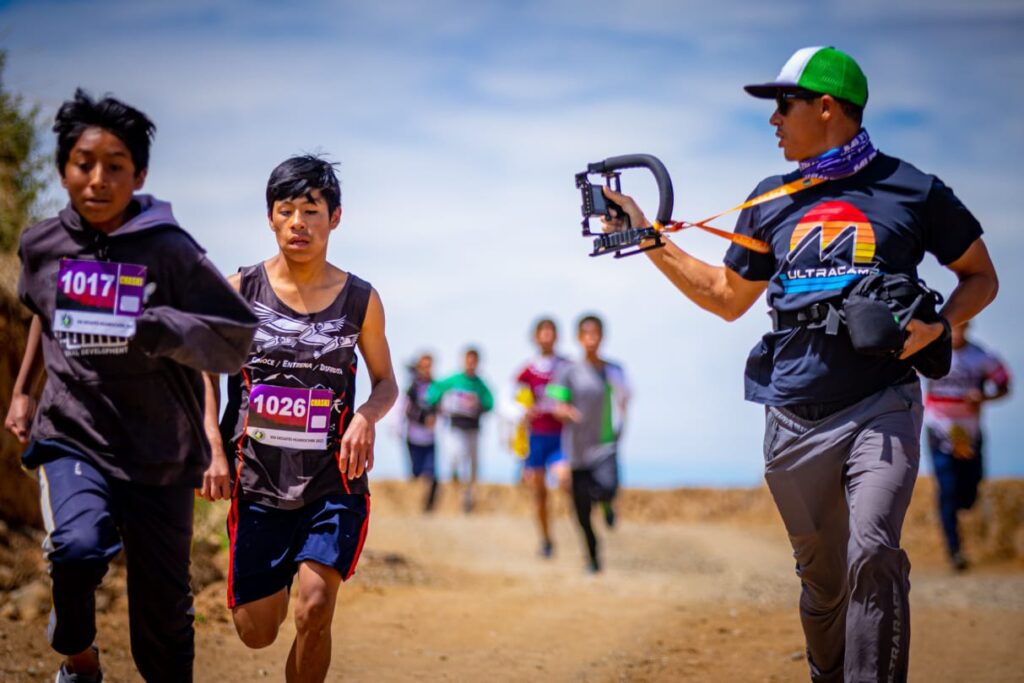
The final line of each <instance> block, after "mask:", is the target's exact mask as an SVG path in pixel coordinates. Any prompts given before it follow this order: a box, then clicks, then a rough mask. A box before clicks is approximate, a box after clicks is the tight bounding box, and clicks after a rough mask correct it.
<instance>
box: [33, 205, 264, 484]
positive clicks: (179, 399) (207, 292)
mask: <svg viewBox="0 0 1024 683" xmlns="http://www.w3.org/2000/svg"><path fill="white" fill-rule="evenodd" d="M133 201H134V202H135V203H136V205H137V206H136V208H137V209H138V210H139V211H138V213H137V214H136V215H135V217H134V218H132V219H131V220H129V221H128V222H127V223H125V224H124V225H123V226H121V228H119V229H118V230H116V231H115V232H113V233H112V234H110V235H105V234H103V233H101V232H99V231H98V230H95V229H94V228H92V227H90V226H89V225H88V224H85V223H83V221H82V218H81V216H79V214H78V213H77V212H76V211H75V210H74V209H73V208H72V207H71V206H70V205H69V206H68V207H67V208H65V209H64V210H62V211H61V212H60V213H59V214H58V215H57V217H55V218H50V219H47V220H44V221H42V222H41V223H37V224H36V225H34V226H32V227H30V228H28V229H27V230H25V232H24V233H23V234H22V236H21V244H20V246H19V249H18V255H19V257H20V258H21V264H22V270H21V278H20V279H19V281H18V296H19V297H20V298H21V301H22V302H23V303H24V304H25V305H26V306H27V307H28V308H29V309H30V310H31V311H32V313H33V314H35V315H37V316H39V318H40V320H41V321H42V328H43V338H42V346H43V355H44V359H45V365H46V373H47V378H46V386H45V388H44V389H43V395H42V397H41V400H40V403H39V408H38V409H37V411H36V416H35V422H34V423H33V426H32V439H33V441H34V442H38V441H42V440H48V441H57V442H60V443H62V444H64V445H66V446H69V447H71V448H73V449H74V450H77V451H78V452H80V453H81V454H82V455H84V456H85V457H86V458H88V459H89V460H90V461H91V462H93V463H94V464H95V465H96V466H97V467H99V468H100V469H101V470H102V471H104V472H105V473H106V474H108V475H110V476H112V477H114V478H116V479H121V480H126V481H132V482H136V483H140V484H146V485H172V486H173V485H182V486H199V485H200V484H201V482H202V474H203V471H204V470H205V469H206V467H207V466H208V465H209V462H210V447H209V444H208V442H207V440H206V436H205V432H204V429H203V397H204V392H203V381H202V372H203V371H208V372H224V373H234V372H237V371H238V370H239V368H241V367H242V364H243V363H244V362H245V360H246V353H247V351H248V349H249V345H250V343H251V342H252V337H253V334H254V332H255V329H256V325H257V322H258V321H257V319H256V316H255V315H254V314H253V313H252V311H251V310H250V308H249V306H248V304H246V303H245V301H244V300H242V298H241V297H240V296H239V295H238V294H237V293H236V292H235V291H234V290H233V289H232V288H231V286H230V285H229V284H228V283H227V281H226V280H225V279H224V277H223V276H221V274H220V273H219V272H218V271H217V269H216V268H214V267H213V265H212V264H211V263H210V262H209V261H208V260H207V258H206V255H205V252H204V250H203V248H202V247H200V246H199V245H198V244H197V243H196V242H195V240H193V239H192V237H191V236H190V235H189V234H188V233H187V232H185V230H183V229H182V228H181V227H180V226H179V225H178V223H177V221H175V219H174V216H173V214H172V213H171V205H170V204H168V203H167V202H162V201H159V200H156V199H154V198H153V197H151V196H149V195H137V196H136V197H135V198H134V200H133ZM65 258H67V259H77V260H86V261H110V262H114V263H128V264H136V265H141V266H145V267H146V277H145V285H146V292H147V298H146V301H145V304H144V307H143V311H142V313H141V315H139V317H138V318H137V320H136V332H135V335H134V337H132V338H131V339H130V340H124V339H119V338H116V337H108V336H99V335H91V334H74V333H69V332H64V331H60V330H54V329H53V327H54V326H53V320H54V311H55V309H56V307H57V306H56V300H57V285H58V283H57V278H58V269H59V266H60V261H61V259H65ZM33 452H37V453H47V452H52V449H33V448H31V447H30V448H29V450H28V452H26V454H25V456H24V457H23V461H24V464H25V466H26V467H36V466H38V465H39V464H40V462H37V461H35V460H34V459H33Z"/></svg>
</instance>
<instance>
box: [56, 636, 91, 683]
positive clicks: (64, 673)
mask: <svg viewBox="0 0 1024 683" xmlns="http://www.w3.org/2000/svg"><path fill="white" fill-rule="evenodd" d="M92 651H93V652H95V653H96V658H97V659H99V656H100V651H99V649H98V648H97V647H96V646H95V645H93V647H92ZM102 681H103V669H102V668H101V669H100V670H99V671H97V672H96V673H95V674H94V675H92V676H87V675H86V674H80V673H71V672H70V671H68V670H67V669H65V668H64V664H63V662H62V663H61V665H60V668H59V669H58V670H57V678H55V679H54V683H102Z"/></svg>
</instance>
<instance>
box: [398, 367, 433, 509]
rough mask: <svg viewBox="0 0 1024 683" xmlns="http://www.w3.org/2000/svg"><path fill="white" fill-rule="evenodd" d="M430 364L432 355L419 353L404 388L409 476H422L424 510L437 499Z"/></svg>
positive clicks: (431, 371)
mask: <svg viewBox="0 0 1024 683" xmlns="http://www.w3.org/2000/svg"><path fill="white" fill-rule="evenodd" d="M433 367H434V358H433V356H431V355H430V354H429V353H424V354H421V355H420V357H419V358H417V359H416V365H415V367H414V368H413V377H412V382H410V384H409V388H408V389H406V391H405V443H406V446H407V447H408V449H409V464H410V473H411V475H412V478H413V479H422V480H423V482H424V484H425V485H426V489H427V492H426V497H425V498H424V502H423V511H424V512H430V511H431V510H433V509H434V502H435V501H436V499H437V463H436V450H437V449H436V443H435V430H436V427H437V407H436V406H433V405H431V404H430V403H428V402H427V393H428V392H429V391H430V385H431V384H433V382H434V375H433Z"/></svg>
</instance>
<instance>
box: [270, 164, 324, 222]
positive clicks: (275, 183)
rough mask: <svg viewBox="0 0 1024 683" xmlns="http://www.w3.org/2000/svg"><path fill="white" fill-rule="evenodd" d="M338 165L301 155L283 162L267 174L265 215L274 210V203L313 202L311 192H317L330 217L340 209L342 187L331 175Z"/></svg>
mask: <svg viewBox="0 0 1024 683" xmlns="http://www.w3.org/2000/svg"><path fill="white" fill-rule="evenodd" d="M335 166H337V164H334V163H331V162H330V161H327V160H325V159H322V158H320V157H318V156H314V155H312V154H303V155H300V156H295V157H292V158H290V159H285V160H284V161H282V162H281V163H280V164H278V165H277V168H275V169H274V170H273V171H271V173H270V180H268V181H267V214H268V215H269V214H270V212H271V211H273V209H274V202H282V201H286V200H288V199H295V198H296V197H305V198H306V199H308V200H310V201H313V197H312V193H313V190H320V194H321V195H323V198H324V200H325V201H326V202H327V213H328V214H333V213H334V210H335V209H337V208H338V207H339V206H341V185H339V184H338V176H337V174H336V173H335V172H334V167H335Z"/></svg>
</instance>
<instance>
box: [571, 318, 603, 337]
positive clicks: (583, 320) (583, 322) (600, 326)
mask: <svg viewBox="0 0 1024 683" xmlns="http://www.w3.org/2000/svg"><path fill="white" fill-rule="evenodd" d="M587 323H594V324H595V325H597V331H598V332H600V333H601V336H604V323H603V322H601V319H600V318H598V317H597V316H596V315H594V314H593V313H588V314H587V315H584V316H583V317H582V318H580V321H579V322H578V323H576V331H577V332H582V331H583V326H584V325H586V324H587Z"/></svg>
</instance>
